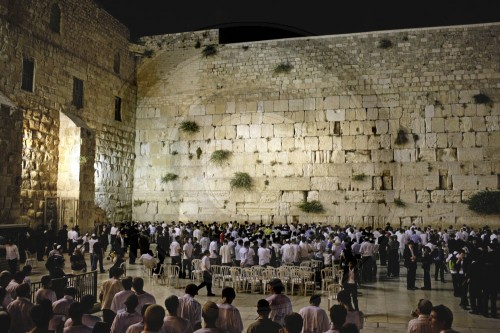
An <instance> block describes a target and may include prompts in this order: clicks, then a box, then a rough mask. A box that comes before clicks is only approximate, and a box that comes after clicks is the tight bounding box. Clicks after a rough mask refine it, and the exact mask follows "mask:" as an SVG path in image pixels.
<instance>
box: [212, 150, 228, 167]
mask: <svg viewBox="0 0 500 333" xmlns="http://www.w3.org/2000/svg"><path fill="white" fill-rule="evenodd" d="M230 157H231V152H230V151H229V150H224V149H221V150H216V151H214V152H213V153H212V156H210V161H211V162H212V163H214V164H217V165H222V164H223V163H224V162H225V161H227V160H228V159H229V158H230Z"/></svg>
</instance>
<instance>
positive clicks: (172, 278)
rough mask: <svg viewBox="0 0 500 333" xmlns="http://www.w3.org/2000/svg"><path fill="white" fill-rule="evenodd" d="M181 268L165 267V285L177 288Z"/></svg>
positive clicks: (174, 266)
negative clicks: (173, 283)
mask: <svg viewBox="0 0 500 333" xmlns="http://www.w3.org/2000/svg"><path fill="white" fill-rule="evenodd" d="M180 270H181V268H180V267H179V266H177V265H167V266H166V269H165V275H166V279H167V284H168V285H169V286H174V287H175V288H179V272H180ZM172 282H175V285H172Z"/></svg>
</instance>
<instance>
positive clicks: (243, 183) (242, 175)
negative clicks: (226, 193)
mask: <svg viewBox="0 0 500 333" xmlns="http://www.w3.org/2000/svg"><path fill="white" fill-rule="evenodd" d="M231 187H234V188H240V189H244V190H250V189H251V188H252V177H250V175H249V174H248V173H246V172H235V174H234V177H233V179H231Z"/></svg>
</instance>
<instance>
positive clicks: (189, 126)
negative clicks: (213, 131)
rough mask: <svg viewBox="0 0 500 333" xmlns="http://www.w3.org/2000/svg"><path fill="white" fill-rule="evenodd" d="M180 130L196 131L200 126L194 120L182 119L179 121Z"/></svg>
mask: <svg viewBox="0 0 500 333" xmlns="http://www.w3.org/2000/svg"><path fill="white" fill-rule="evenodd" d="M181 131H183V132H187V133H197V132H199V131H200V126H198V124H197V123H196V122H194V121H189V120H186V121H183V122H182V123H181Z"/></svg>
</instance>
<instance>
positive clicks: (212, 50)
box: [202, 44, 217, 57]
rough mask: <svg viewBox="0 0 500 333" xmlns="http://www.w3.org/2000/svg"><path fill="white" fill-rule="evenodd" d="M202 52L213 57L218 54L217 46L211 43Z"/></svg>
mask: <svg viewBox="0 0 500 333" xmlns="http://www.w3.org/2000/svg"><path fill="white" fill-rule="evenodd" d="M202 53H203V55H204V56H205V57H211V56H214V55H216V54H217V48H216V47H215V45H213V44H210V45H207V46H205V48H204V49H203V51H202Z"/></svg>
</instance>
